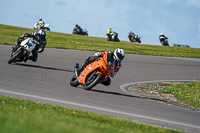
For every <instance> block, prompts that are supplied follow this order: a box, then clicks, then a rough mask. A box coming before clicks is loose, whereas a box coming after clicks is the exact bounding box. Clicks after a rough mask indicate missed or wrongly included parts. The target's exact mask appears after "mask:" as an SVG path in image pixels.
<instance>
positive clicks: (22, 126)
mask: <svg viewBox="0 0 200 133" xmlns="http://www.w3.org/2000/svg"><path fill="white" fill-rule="evenodd" d="M0 125H1V126H0V131H1V132H2V133H11V132H12V133H13V132H20V133H38V132H48V133H55V132H56V133H59V132H61V133H63V132H70V133H77V132H81V133H93V132H95V133H102V132H104V133H118V132H121V133H122V132H123V133H130V132H137V133H150V132H151V133H154V132H155V133H158V132H160V133H161V132H162V133H178V132H180V131H175V130H170V129H164V128H157V127H153V126H149V125H144V124H138V123H136V122H132V121H128V120H125V119H121V118H113V117H109V116H103V115H100V114H95V113H90V112H84V111H77V110H73V109H68V108H64V107H60V106H53V105H49V104H41V103H35V102H32V101H27V100H22V99H16V98H12V97H6V96H2V95H0Z"/></svg>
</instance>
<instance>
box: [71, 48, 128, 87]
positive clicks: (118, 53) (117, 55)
mask: <svg viewBox="0 0 200 133" xmlns="http://www.w3.org/2000/svg"><path fill="white" fill-rule="evenodd" d="M104 54H107V55H108V56H111V57H112V58H114V60H115V72H114V73H113V74H112V75H110V76H111V77H112V78H114V76H115V75H116V73H117V72H118V71H119V69H120V68H121V61H122V60H123V59H124V57H125V52H124V50H123V49H120V48H117V49H116V50H115V51H114V52H110V51H105V52H101V53H100V52H97V53H95V54H94V55H93V56H89V57H88V58H87V59H86V60H85V62H84V63H83V64H82V65H81V67H80V68H78V69H75V70H76V72H77V75H76V76H77V77H78V76H79V75H80V74H81V72H82V71H83V70H84V68H85V67H86V66H87V65H89V64H91V63H92V62H94V61H96V60H98V59H100V58H102V57H103V55H104ZM102 84H104V85H110V84H111V79H110V77H108V78H107V79H106V80H105V81H103V82H102Z"/></svg>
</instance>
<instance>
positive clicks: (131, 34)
mask: <svg viewBox="0 0 200 133" xmlns="http://www.w3.org/2000/svg"><path fill="white" fill-rule="evenodd" d="M131 37H133V39H134V38H135V34H134V33H133V32H132V31H129V34H128V38H129V40H130V41H131Z"/></svg>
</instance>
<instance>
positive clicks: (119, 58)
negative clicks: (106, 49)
mask: <svg viewBox="0 0 200 133" xmlns="http://www.w3.org/2000/svg"><path fill="white" fill-rule="evenodd" d="M114 56H115V57H116V60H117V61H122V60H123V59H124V57H125V52H124V50H123V49H121V48H117V49H116V50H115V52H114Z"/></svg>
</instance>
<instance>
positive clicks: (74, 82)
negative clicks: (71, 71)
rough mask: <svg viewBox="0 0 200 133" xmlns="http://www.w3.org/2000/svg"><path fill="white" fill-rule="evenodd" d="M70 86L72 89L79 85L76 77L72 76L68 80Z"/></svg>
mask: <svg viewBox="0 0 200 133" xmlns="http://www.w3.org/2000/svg"><path fill="white" fill-rule="evenodd" d="M70 85H71V86H73V87H77V86H78V85H79V82H78V79H77V77H76V75H74V76H73V77H72V78H71V80H70Z"/></svg>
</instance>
